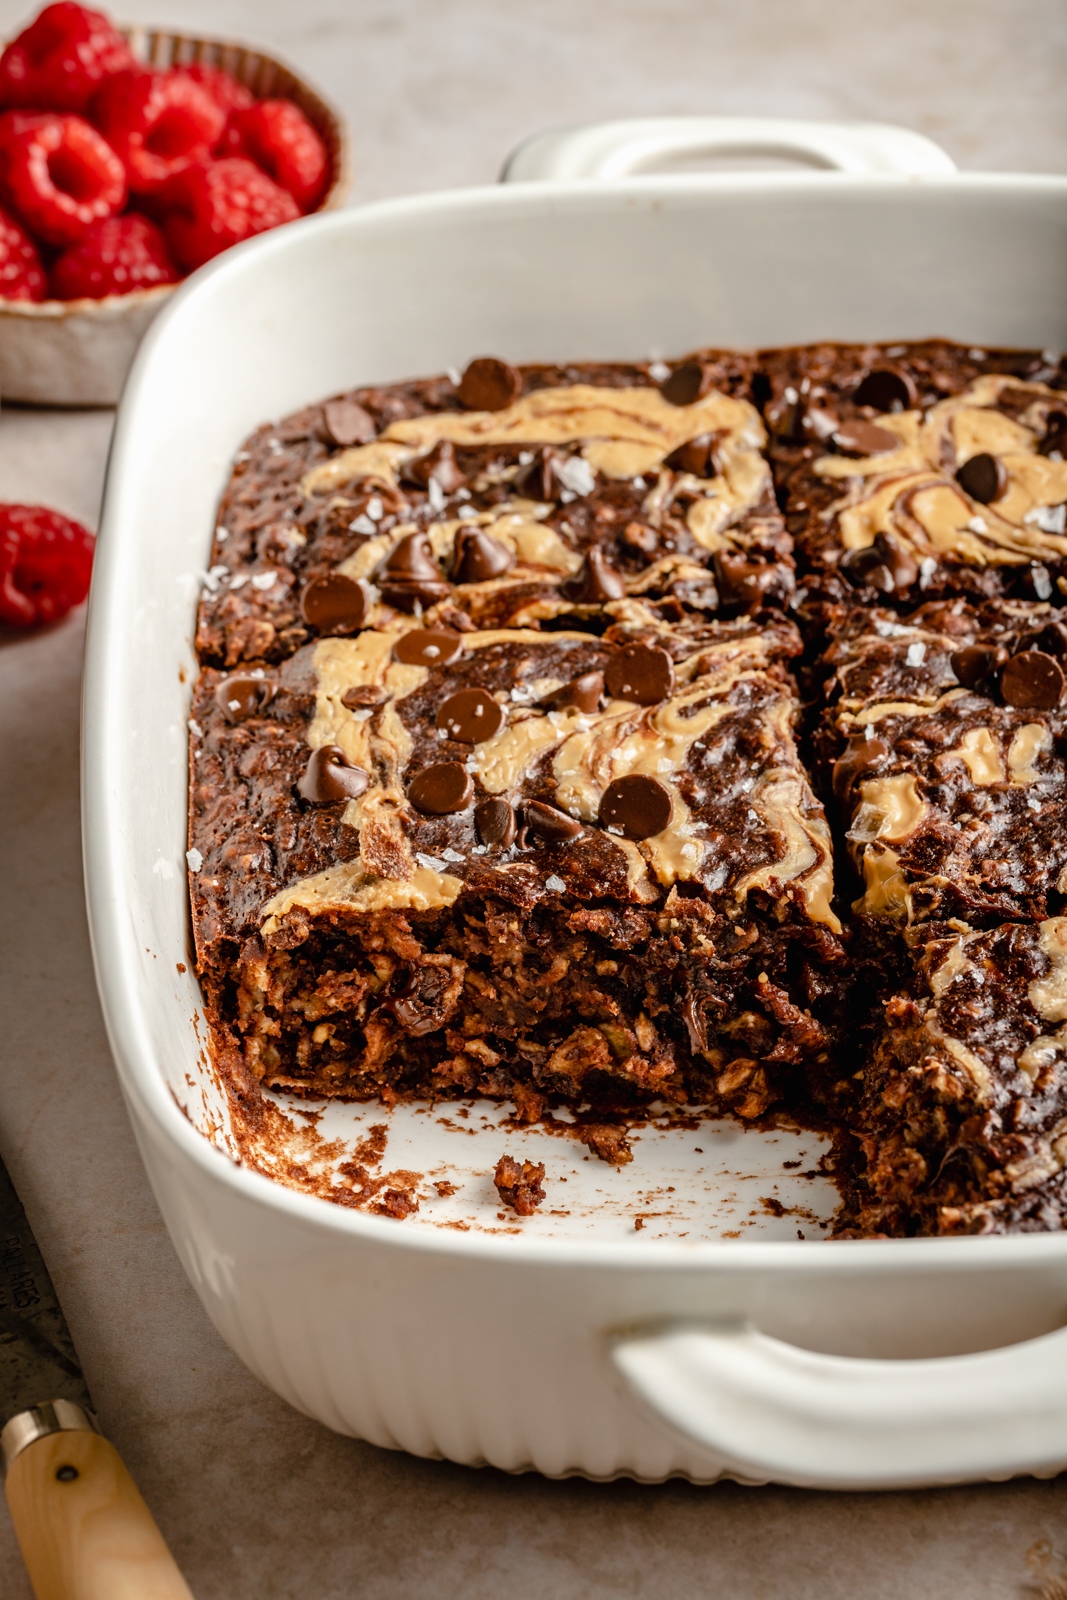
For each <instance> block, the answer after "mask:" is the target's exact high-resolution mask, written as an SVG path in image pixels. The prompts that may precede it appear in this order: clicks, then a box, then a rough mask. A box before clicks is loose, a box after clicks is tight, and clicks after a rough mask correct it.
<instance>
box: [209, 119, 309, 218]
mask: <svg viewBox="0 0 1067 1600" xmlns="http://www.w3.org/2000/svg"><path fill="white" fill-rule="evenodd" d="M221 152H222V153H225V154H227V155H234V156H247V158H248V160H249V161H254V162H255V164H256V166H257V167H261V168H262V170H263V171H264V172H265V173H266V174H267V176H268V178H273V179H274V181H275V183H276V184H277V185H278V186H279V188H281V189H284V190H285V191H286V193H288V194H291V195H292V197H293V199H294V200H295V201H296V203H297V205H298V206H299V207H300V209H301V211H313V210H314V209H315V207H316V206H317V205H318V203H319V201H320V200H321V199H322V197H323V194H324V193H325V190H326V183H327V180H328V178H329V175H330V159H329V157H328V156H327V154H326V146H325V145H324V144H323V142H322V140H321V139H320V138H319V136H318V134H317V133H316V132H315V129H314V128H313V127H312V126H311V123H310V122H309V121H308V119H307V117H305V115H304V113H303V112H302V111H301V109H300V107H299V106H296V105H294V104H293V102H292V101H291V100H260V101H259V102H258V103H257V104H256V105H254V106H250V107H249V108H248V109H247V110H246V111H235V112H233V114H232V115H231V117H230V120H229V122H228V123H227V124H226V132H225V134H224V135H223V139H222V145H221Z"/></svg>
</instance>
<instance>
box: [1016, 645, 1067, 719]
mask: <svg viewBox="0 0 1067 1600" xmlns="http://www.w3.org/2000/svg"><path fill="white" fill-rule="evenodd" d="M1065 681H1067V680H1065V679H1064V676H1063V668H1062V667H1061V666H1060V664H1059V662H1058V661H1057V660H1056V658H1055V657H1054V656H1048V655H1046V654H1045V652H1044V651H1043V650H1024V651H1023V653H1022V655H1018V656H1012V658H1011V660H1010V661H1009V662H1008V664H1007V666H1006V667H1005V668H1004V671H1003V672H1002V673H1001V674H1000V692H1001V694H1002V695H1003V696H1004V699H1005V701H1006V702H1007V704H1008V705H1009V706H1015V707H1017V708H1018V709H1020V710H1021V709H1023V708H1024V707H1025V708H1026V709H1028V710H1029V709H1033V710H1035V711H1051V710H1052V708H1053V707H1054V706H1058V705H1059V703H1060V700H1061V698H1062V696H1063V688H1064V682H1065Z"/></svg>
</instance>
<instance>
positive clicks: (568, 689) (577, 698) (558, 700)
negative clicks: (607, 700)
mask: <svg viewBox="0 0 1067 1600" xmlns="http://www.w3.org/2000/svg"><path fill="white" fill-rule="evenodd" d="M603 694H604V674H603V673H602V672H583V673H582V675H581V677H579V678H572V679H571V681H570V682H569V683H564V684H561V686H560V687H559V688H558V689H553V690H552V693H551V694H546V695H545V696H544V697H543V698H542V699H540V700H539V701H538V702H537V703H538V705H540V706H543V707H544V709H545V710H546V711H567V710H569V709H570V708H571V707H573V708H574V710H575V711H586V712H590V711H599V709H600V701H601V699H602V697H603Z"/></svg>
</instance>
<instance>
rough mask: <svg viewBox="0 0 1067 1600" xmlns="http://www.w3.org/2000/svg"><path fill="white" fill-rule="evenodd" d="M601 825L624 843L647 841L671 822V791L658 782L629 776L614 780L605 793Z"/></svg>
mask: <svg viewBox="0 0 1067 1600" xmlns="http://www.w3.org/2000/svg"><path fill="white" fill-rule="evenodd" d="M599 817H600V821H601V822H602V823H603V825H604V827H605V828H611V829H613V830H614V831H615V832H616V833H621V834H622V836H623V838H625V839H650V838H651V837H652V835H653V834H654V833H662V832H663V830H664V828H665V827H666V826H667V824H668V823H669V822H670V820H671V796H670V791H669V790H668V789H666V788H664V786H663V784H662V783H660V781H659V779H658V778H650V777H648V776H646V774H644V773H642V772H632V773H630V774H629V775H628V776H627V777H625V778H616V779H615V780H614V781H613V782H612V783H609V784H608V786H607V788H606V789H605V790H604V794H603V796H602V798H601V801H600V812H599Z"/></svg>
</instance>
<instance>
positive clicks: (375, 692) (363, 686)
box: [341, 683, 389, 711]
mask: <svg viewBox="0 0 1067 1600" xmlns="http://www.w3.org/2000/svg"><path fill="white" fill-rule="evenodd" d="M388 698H389V690H388V689H382V688H380V687H379V686H378V684H376V683H359V684H356V685H355V686H354V687H353V688H351V689H346V690H345V692H344V694H343V695H342V696H341V704H342V705H343V706H344V707H345V708H346V709H347V710H349V711H362V710H364V709H365V708H366V707H368V706H384V704H385V702H386V701H387V700H388Z"/></svg>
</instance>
